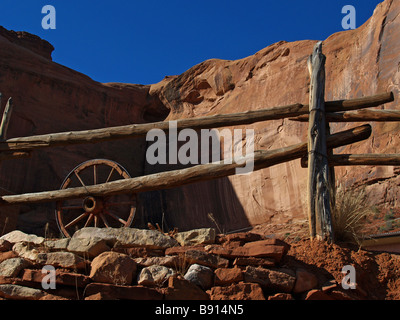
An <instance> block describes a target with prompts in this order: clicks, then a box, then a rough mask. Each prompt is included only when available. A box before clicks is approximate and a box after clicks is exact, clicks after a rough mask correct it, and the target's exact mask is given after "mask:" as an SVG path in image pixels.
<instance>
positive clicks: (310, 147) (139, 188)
mask: <svg viewBox="0 0 400 320" xmlns="http://www.w3.org/2000/svg"><path fill="white" fill-rule="evenodd" d="M308 69H309V72H310V77H311V83H310V99H309V104H308V105H303V104H299V103H297V104H292V105H286V106H279V107H274V108H266V109H260V110H256V111H246V112H241V113H234V114H221V115H213V116H207V117H201V118H192V119H183V120H177V130H178V131H179V130H182V129H185V128H192V129H210V128H219V127H225V126H234V125H246V124H252V123H255V122H259V121H267V120H276V119H284V118H289V119H290V120H292V121H308V122H309V126H308V141H305V142H303V143H299V144H297V145H292V146H288V147H285V148H281V149H276V150H271V151H264V150H258V151H255V153H254V170H255V171H256V170H261V169H264V168H267V167H270V166H273V165H276V164H279V163H284V162H287V161H292V160H295V159H301V163H302V166H303V167H308V172H309V174H308V217H309V228H310V237H311V238H315V237H317V238H321V239H325V240H327V241H330V242H334V230H333V229H332V221H331V210H330V198H329V197H330V192H329V191H330V189H331V188H334V172H333V167H334V166H341V165H346V166H347V165H400V154H390V155H388V154H386V155H385V154H375V155H371V154H363V155H343V154H341V155H335V154H333V151H332V150H333V149H334V148H337V147H341V146H345V145H349V144H352V143H354V142H357V141H362V140H366V139H368V138H369V137H370V135H371V126H370V125H368V124H365V125H361V126H357V127H355V128H353V129H350V130H345V131H341V132H338V133H335V134H331V133H330V129H329V123H330V122H369V121H399V120H400V112H399V111H387V110H360V111H354V110H359V109H366V108H372V107H377V106H379V105H382V104H385V103H389V102H392V101H394V96H393V93H391V92H389V93H383V94H378V95H374V96H369V97H363V98H357V99H349V100H338V101H324V95H325V56H324V55H323V54H322V43H321V42H319V43H318V44H317V45H316V46H315V48H314V50H313V53H312V55H311V56H310V58H309V60H308ZM0 99H1V96H0ZM11 112H12V99H11V98H10V99H9V100H8V102H7V105H6V107H5V110H4V114H3V118H2V122H1V124H0V160H4V159H15V158H21V157H29V156H30V154H31V152H33V151H34V150H36V149H40V148H49V147H58V146H65V145H75V144H86V143H99V142H102V141H110V140H117V139H127V138H133V137H137V136H144V135H146V134H147V132H148V131H149V130H151V129H155V128H157V129H161V130H168V129H169V123H168V122H167V121H164V122H155V123H147V124H133V125H127V126H118V127H111V128H102V129H95V130H85V131H71V132H61V133H53V134H46V135H37V136H30V137H20V138H12V139H6V132H7V127H8V123H9V119H10V116H11ZM238 163H241V164H238ZM241 166H245V163H243V162H241V161H237V162H236V163H232V164H226V163H224V161H220V162H214V163H209V164H201V165H196V166H193V167H190V168H186V169H180V170H173V171H168V172H161V173H156V174H151V175H146V176H141V177H135V178H129V179H123V180H118V181H112V182H107V183H103V184H97V185H91V186H83V187H76V188H69V189H63V190H54V191H45V192H36V193H26V194H20V195H4V196H1V197H0V206H6V205H16V204H26V203H41V202H52V201H61V200H67V199H74V198H79V197H85V196H88V195H90V196H95V197H104V196H109V195H115V194H124V193H139V192H146V191H152V190H160V189H167V188H173V187H178V186H182V185H185V184H190V183H194V182H199V181H206V180H211V179H216V178H221V177H226V176H229V175H233V174H235V170H236V168H238V167H241Z"/></svg>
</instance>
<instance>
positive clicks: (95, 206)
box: [82, 196, 104, 214]
mask: <svg viewBox="0 0 400 320" xmlns="http://www.w3.org/2000/svg"><path fill="white" fill-rule="evenodd" d="M82 206H83V210H85V212H86V213H92V214H99V213H101V212H102V211H103V208H104V206H103V199H102V198H98V197H92V196H89V197H86V198H85V199H83V204H82Z"/></svg>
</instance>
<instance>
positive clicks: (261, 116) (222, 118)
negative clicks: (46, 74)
mask: <svg viewBox="0 0 400 320" xmlns="http://www.w3.org/2000/svg"><path fill="white" fill-rule="evenodd" d="M392 101H394V95H393V93H392V92H389V93H383V94H378V95H374V96H369V97H364V98H357V99H351V100H337V101H328V102H325V109H326V112H330V113H332V112H339V111H348V110H356V109H360V108H370V107H376V106H379V105H382V104H384V103H389V102H392ZM308 113H309V106H308V105H303V104H292V105H287V106H280V107H274V108H268V109H261V110H254V111H246V112H240V113H233V114H221V115H213V116H207V117H201V118H192V119H182V120H177V129H178V130H182V129H186V128H191V129H211V128H219V127H226V126H234V125H245V124H252V123H255V122H259V121H267V120H276V119H283V118H290V117H297V116H300V115H308ZM151 129H161V130H165V131H166V130H168V129H169V123H168V121H162V122H154V123H146V124H132V125H126V126H118V127H110V128H101V129H94V130H84V131H70V132H60V133H52V134H44V135H36V136H30V137H20V138H12V139H7V140H5V141H0V152H1V153H5V152H7V153H8V158H12V157H13V152H19V153H18V154H16V155H17V156H18V157H22V156H28V155H29V154H28V153H27V152H28V151H30V150H34V149H39V148H48V147H59V146H66V145H73V144H86V143H97V142H102V141H110V140H117V139H127V138H134V137H138V136H144V135H146V134H147V132H148V131H149V130H151ZM21 152H22V153H21Z"/></svg>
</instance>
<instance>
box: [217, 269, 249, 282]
mask: <svg viewBox="0 0 400 320" xmlns="http://www.w3.org/2000/svg"><path fill="white" fill-rule="evenodd" d="M240 281H243V272H242V270H241V269H239V268H218V269H217V270H215V285H217V286H226V285H231V284H232V283H237V282H240Z"/></svg>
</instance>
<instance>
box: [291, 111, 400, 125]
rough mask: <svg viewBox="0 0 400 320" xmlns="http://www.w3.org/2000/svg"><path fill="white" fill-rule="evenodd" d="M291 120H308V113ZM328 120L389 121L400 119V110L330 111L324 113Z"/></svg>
mask: <svg viewBox="0 0 400 320" xmlns="http://www.w3.org/2000/svg"><path fill="white" fill-rule="evenodd" d="M289 120H292V121H300V122H308V114H306V115H302V116H298V117H295V118H289ZM326 120H327V121H328V122H371V121H375V122H390V121H400V111H397V110H359V111H346V112H340V113H338V112H331V113H327V114H326Z"/></svg>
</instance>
